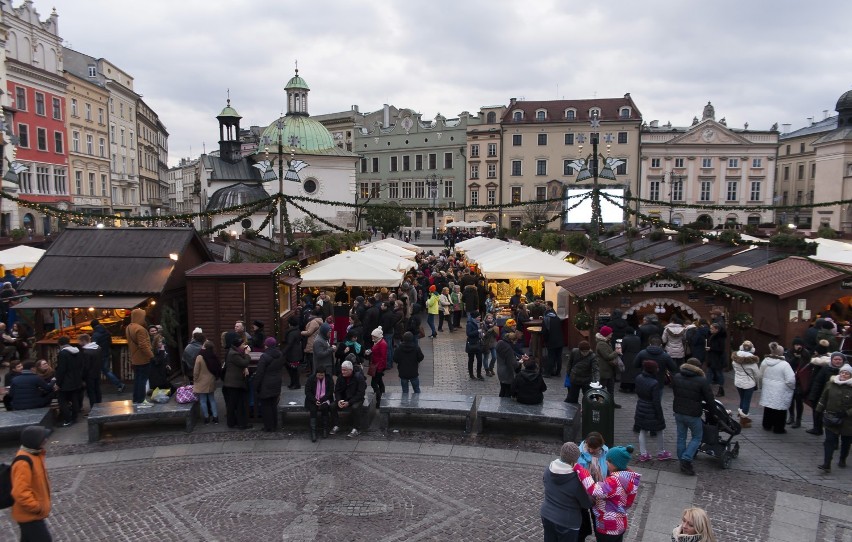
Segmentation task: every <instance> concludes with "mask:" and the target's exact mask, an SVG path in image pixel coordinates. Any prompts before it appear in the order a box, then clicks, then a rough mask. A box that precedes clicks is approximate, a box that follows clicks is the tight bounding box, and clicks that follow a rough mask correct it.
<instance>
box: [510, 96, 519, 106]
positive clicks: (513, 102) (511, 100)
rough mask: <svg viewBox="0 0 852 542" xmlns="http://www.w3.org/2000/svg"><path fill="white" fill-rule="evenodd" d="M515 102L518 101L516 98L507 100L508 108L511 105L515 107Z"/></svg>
mask: <svg viewBox="0 0 852 542" xmlns="http://www.w3.org/2000/svg"><path fill="white" fill-rule="evenodd" d="M517 101H518V99H517V98H509V107H512V106H513V105H515V103H517Z"/></svg>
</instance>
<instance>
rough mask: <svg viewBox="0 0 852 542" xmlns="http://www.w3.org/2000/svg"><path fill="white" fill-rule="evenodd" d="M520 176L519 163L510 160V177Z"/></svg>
mask: <svg viewBox="0 0 852 542" xmlns="http://www.w3.org/2000/svg"><path fill="white" fill-rule="evenodd" d="M520 174H521V161H520V160H512V175H513V176H514V177H518V176H520Z"/></svg>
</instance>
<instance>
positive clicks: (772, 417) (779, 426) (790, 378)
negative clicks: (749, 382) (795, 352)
mask: <svg viewBox="0 0 852 542" xmlns="http://www.w3.org/2000/svg"><path fill="white" fill-rule="evenodd" d="M759 381H760V385H761V392H760V406H762V407H763V428H764V429H766V430H767V431H770V430H771V431H772V432H773V433H776V434H783V433H786V432H787V430H786V429H784V423H785V421H786V419H787V409H788V408H790V404H791V403H792V402H793V389H794V388H795V387H796V375H795V374H794V373H793V368H792V367H790V364H789V363H787V360H786V359H784V347H783V346H781V345H780V344H778V343H777V342H774V341H773V342H771V343H769V355H768V356H766V358H764V360H763V363H762V364H761V366H760V378H759Z"/></svg>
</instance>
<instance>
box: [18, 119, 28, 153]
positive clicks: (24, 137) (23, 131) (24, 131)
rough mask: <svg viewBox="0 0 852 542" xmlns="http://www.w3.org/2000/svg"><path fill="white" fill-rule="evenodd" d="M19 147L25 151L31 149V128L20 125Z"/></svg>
mask: <svg viewBox="0 0 852 542" xmlns="http://www.w3.org/2000/svg"><path fill="white" fill-rule="evenodd" d="M18 146H19V147H22V148H24V149H28V148H29V147H30V128H29V126H27V125H26V124H19V125H18Z"/></svg>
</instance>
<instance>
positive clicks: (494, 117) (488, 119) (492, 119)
mask: <svg viewBox="0 0 852 542" xmlns="http://www.w3.org/2000/svg"><path fill="white" fill-rule="evenodd" d="M485 122H486V123H488V124H494V123H495V122H497V113H495V112H494V111H491V112H490V113H488V115H487V116H486V117H485Z"/></svg>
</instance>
